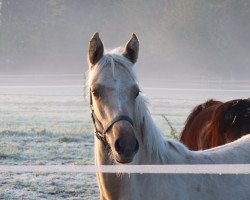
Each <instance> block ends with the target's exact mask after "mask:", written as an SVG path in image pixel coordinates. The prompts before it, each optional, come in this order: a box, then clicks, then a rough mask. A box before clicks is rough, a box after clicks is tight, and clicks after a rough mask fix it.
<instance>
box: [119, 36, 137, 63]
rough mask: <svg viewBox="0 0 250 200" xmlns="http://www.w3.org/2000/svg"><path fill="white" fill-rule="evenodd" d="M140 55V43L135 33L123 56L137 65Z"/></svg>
mask: <svg viewBox="0 0 250 200" xmlns="http://www.w3.org/2000/svg"><path fill="white" fill-rule="evenodd" d="M138 53H139V41H138V39H137V37H136V35H135V34H134V33H133V34H132V37H131V38H130V40H129V41H128V43H127V44H126V47H125V50H124V52H123V54H122V55H123V56H125V57H126V58H128V59H129V60H130V61H131V62H132V63H135V62H136V61H137V58H138Z"/></svg>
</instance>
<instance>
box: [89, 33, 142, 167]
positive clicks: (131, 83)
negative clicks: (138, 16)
mask: <svg viewBox="0 0 250 200" xmlns="http://www.w3.org/2000/svg"><path fill="white" fill-rule="evenodd" d="M138 51H139V41H138V39H137V37H136V35H135V34H133V35H132V37H131V39H130V40H129V42H128V43H127V44H126V46H125V48H123V49H116V50H114V51H112V52H109V53H104V45H103V43H102V41H101V39H100V37H99V34H98V33H95V34H94V36H93V37H92V38H91V40H90V42H89V51H88V63H89V83H88V84H89V89H90V99H91V109H92V118H93V123H94V127H95V129H96V135H97V138H99V139H100V140H101V141H102V143H103V145H104V146H107V147H108V149H109V150H110V151H111V155H112V157H113V158H114V160H115V161H117V162H119V163H130V162H132V160H133V158H134V156H135V154H136V153H137V151H138V149H139V143H138V140H137V138H136V134H135V127H134V123H133V122H134V120H135V117H134V116H135V102H136V99H137V97H138V96H139V93H140V89H139V86H138V82H137V79H136V77H135V75H134V74H135V73H134V72H133V65H134V64H135V62H136V60H137V57H138Z"/></svg>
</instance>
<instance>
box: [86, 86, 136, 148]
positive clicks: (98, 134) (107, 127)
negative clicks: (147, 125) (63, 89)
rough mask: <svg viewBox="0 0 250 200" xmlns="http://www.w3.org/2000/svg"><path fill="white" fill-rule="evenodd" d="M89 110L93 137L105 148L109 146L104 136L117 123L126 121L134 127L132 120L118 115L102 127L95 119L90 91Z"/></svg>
mask: <svg viewBox="0 0 250 200" xmlns="http://www.w3.org/2000/svg"><path fill="white" fill-rule="evenodd" d="M89 95H90V109H91V118H92V122H93V125H94V131H95V136H96V137H97V138H98V139H99V140H101V141H102V142H103V144H104V146H105V147H106V148H110V147H109V144H108V142H107V140H106V134H107V132H108V131H109V130H110V129H111V127H112V126H113V125H114V124H115V123H116V122H119V121H127V122H129V123H130V124H131V125H132V126H134V123H133V120H132V119H131V118H130V117H129V116H127V115H118V116H116V117H115V118H114V119H112V120H111V121H110V122H109V123H108V124H106V125H105V126H104V125H102V123H101V122H100V120H99V119H98V118H97V116H96V114H95V111H94V108H93V100H92V94H91V90H90V94H89ZM96 123H98V124H99V127H101V129H102V130H99V129H98V128H97V126H96Z"/></svg>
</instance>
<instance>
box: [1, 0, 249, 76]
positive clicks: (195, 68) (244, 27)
mask: <svg viewBox="0 0 250 200" xmlns="http://www.w3.org/2000/svg"><path fill="white" fill-rule="evenodd" d="M96 31H98V32H99V33H100V37H101V39H102V41H103V42H104V44H105V46H106V48H114V47H117V46H121V45H125V43H126V42H127V40H128V39H129V37H130V35H131V34H132V33H136V34H137V36H138V38H139V40H140V53H139V60H138V63H137V66H136V67H137V70H138V71H139V73H140V77H143V78H156V77H157V78H178V79H182V78H202V79H230V80H231V79H233V80H234V79H241V80H242V79H249V75H250V55H249V54H250V45H249V44H250V1H249V0H210V1H208V0H179V1H175V0H157V1H147V0H102V1H98V0H91V1H90V0H89V1H87V0H86V1H82V0H73V1H70V0H68V1H66V0H43V1H40V0H22V1H17V0H0V75H10V74H19V75H20V74H79V75H81V74H84V73H85V71H86V70H87V62H86V55H87V46H88V41H89V39H90V37H91V36H92V35H93V33H94V32H96Z"/></svg>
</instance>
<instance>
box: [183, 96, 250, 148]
mask: <svg viewBox="0 0 250 200" xmlns="http://www.w3.org/2000/svg"><path fill="white" fill-rule="evenodd" d="M248 133H250V100H249V99H236V100H232V101H228V102H225V103H223V102H220V101H215V100H212V99H211V100H209V101H207V102H205V103H203V104H200V105H198V106H196V107H195V108H194V109H193V111H192V112H191V113H190V115H189V116H188V118H187V121H186V123H185V127H184V129H183V131H182V133H181V139H180V141H181V142H182V143H183V144H185V145H186V146H187V147H188V148H189V149H191V150H195V151H196V150H205V149H209V148H213V147H217V146H220V145H223V144H226V143H228V142H232V141H234V140H236V139H238V138H240V137H241V136H243V135H245V134H248Z"/></svg>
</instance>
